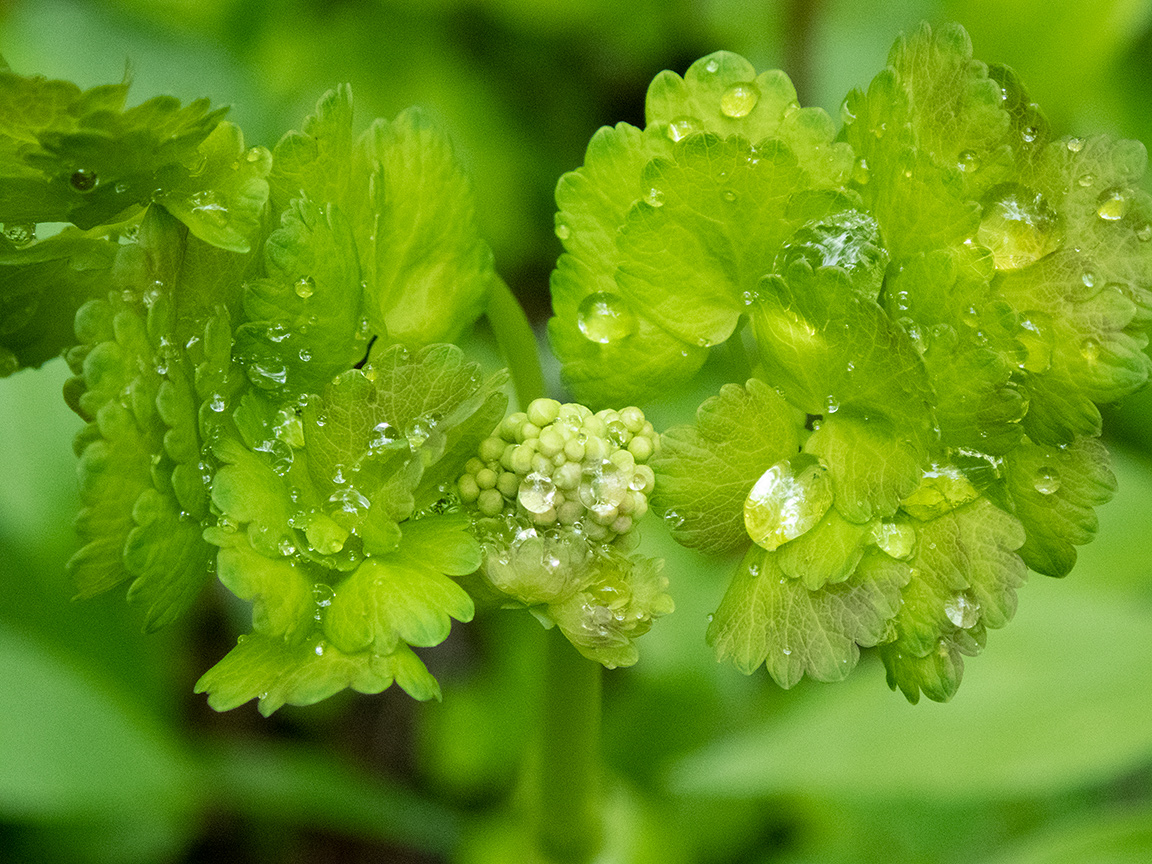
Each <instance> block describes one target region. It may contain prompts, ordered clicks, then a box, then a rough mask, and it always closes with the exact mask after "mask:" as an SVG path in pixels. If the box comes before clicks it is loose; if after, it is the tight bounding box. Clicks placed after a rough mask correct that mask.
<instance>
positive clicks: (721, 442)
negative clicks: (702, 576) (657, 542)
mask: <svg viewBox="0 0 1152 864" xmlns="http://www.w3.org/2000/svg"><path fill="white" fill-rule="evenodd" d="M796 427H797V423H796V418H795V416H794V415H793V413H792V411H791V410H790V409H789V407H788V405H787V404H786V403H785V402H784V400H783V399H781V398H780V396H779V395H778V394H776V393H775V392H773V391H772V390H771V389H769V387H768V386H767V385H766V384H764V383H763V382H762V381H760V380H759V379H757V378H752V379H749V381H748V382H747V384H746V385H745V386H744V387H740V386H738V385H736V384H727V385H725V386H724V387H723V388H721V390H720V393H719V394H718V395H716V396H713V397H712V398H710V399H708V400H706V401H705V402H704V404H703V405H701V406H700V408H699V409H698V410H697V412H696V425H695V426H676V427H674V428H672V429H669V430H668V431H667V432H665V433H664V434H663V435H662V436H661V438H660V443H661V450H660V453H659V454H658V455H657V456H656V457H654V458H653V460H652V463H651V464H652V468H653V470H654V471H655V472H656V476H657V480H656V489H655V492H654V493H653V496H652V506H653V507H654V508H655V509H656V510H657V512H662V513H663V514H664V519H665V522H666V524H667V525H668V526H669V528H670V529H671V531H672V536H673V537H675V538H676V540H677V541H678V542H680V543H682V544H684V545H685V546H690V547H692V548H697V549H701V550H703V551H709V552H724V551H729V550H733V549H737V548H739V547H740V546H742V545H743V544H746V543H748V542H749V538H748V532H747V530H746V529H745V527H744V501H745V499H746V498H747V497H748V493H749V491H750V490H751V489H752V487H753V485H754V484H755V483H756V481H757V479H759V477H760V475H761V474H763V473H764V472H765V471H767V470H768V469H769V468H770V467H772V466H773V465H774V464H776V463H777V462H779V461H780V460H781V459H785V458H788V457H789V456H792V455H794V454H795V453H796V451H797V449H798V439H797V433H796Z"/></svg>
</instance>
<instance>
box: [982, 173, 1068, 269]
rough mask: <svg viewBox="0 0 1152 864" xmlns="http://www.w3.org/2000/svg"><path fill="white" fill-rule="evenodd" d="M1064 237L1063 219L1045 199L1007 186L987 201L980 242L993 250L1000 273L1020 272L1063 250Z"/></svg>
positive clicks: (1019, 187)
mask: <svg viewBox="0 0 1152 864" xmlns="http://www.w3.org/2000/svg"><path fill="white" fill-rule="evenodd" d="M1063 234H1064V232H1063V226H1062V223H1061V220H1060V217H1059V216H1058V215H1057V214H1056V213H1054V212H1053V211H1052V209H1051V208H1050V207H1049V206H1048V202H1047V201H1045V199H1044V196H1043V195H1041V194H1040V193H1038V192H1035V191H1034V190H1031V189H1028V188H1027V187H1025V186H1020V185H1017V184H1015V183H1006V184H1002V185H1000V186H996V187H994V188H993V189H992V190H991V191H990V192H989V194H988V197H987V198H986V199H985V203H984V215H983V219H982V220H981V222H980V228H979V229H978V230H977V232H976V241H977V242H978V243H980V245H982V246H986V247H987V248H988V249H989V250H991V252H992V260H993V263H994V265H995V267H996V269H997V270H1018V269H1020V268H1022V267H1027V266H1028V265H1029V264H1032V263H1033V262H1034V261H1037V260H1039V259H1040V258H1043V257H1044V256H1045V255H1047V254H1049V253H1050V252H1053V251H1055V250H1056V249H1057V248H1059V246H1060V244H1061V243H1062V242H1063V240H1064V236H1063Z"/></svg>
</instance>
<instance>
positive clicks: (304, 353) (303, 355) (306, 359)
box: [296, 348, 312, 363]
mask: <svg viewBox="0 0 1152 864" xmlns="http://www.w3.org/2000/svg"><path fill="white" fill-rule="evenodd" d="M296 356H297V357H299V358H300V362H301V363H311V362H312V352H311V351H309V350H308V349H307V348H301V349H300V350H299V351H298V352H297V353H296Z"/></svg>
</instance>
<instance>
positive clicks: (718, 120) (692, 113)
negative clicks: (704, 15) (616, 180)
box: [644, 51, 851, 186]
mask: <svg viewBox="0 0 1152 864" xmlns="http://www.w3.org/2000/svg"><path fill="white" fill-rule="evenodd" d="M644 110H645V115H646V118H647V123H648V128H649V129H655V130H656V131H657V132H659V133H662V134H664V135H666V136H667V137H668V138H669V139H670V140H672V141H680V140H682V139H684V138H686V137H688V136H690V135H693V134H694V133H697V132H706V133H711V134H713V135H717V136H719V137H721V138H728V137H730V136H732V135H739V136H741V137H743V138H745V139H747V140H749V141H752V142H760V141H763V140H764V139H768V138H776V139H780V140H783V141H786V142H787V143H788V145H789V147H790V148H792V149H793V150H794V151H795V152H796V153H797V155H798V156H799V158H800V161H801V164H802V166H803V168H804V170H805V171H806V172H808V173H809V174H810V175H811V176H813V177H814V178H819V180H818V182H820V183H821V184H827V185H829V186H840V185H842V184H843V183H844V181H845V180H846V179H847V175H848V172H849V169H850V168H851V152H850V150H849V149H848V148H847V147H845V146H844V145H843V144H833V143H832V136H833V128H832V121H831V120H830V119H829V117H828V115H827V114H826V113H825V112H824V111H823V110H822V109H820V108H801V107H800V106H799V104H798V103H797V101H796V89H795V88H794V87H793V86H792V82H791V81H790V80H789V79H788V76H787V75H785V74H784V73H783V72H781V71H780V70H779V69H772V70H770V71H768V72H762V73H761V74H759V75H757V74H756V70H755V69H754V68H753V66H752V64H751V63H749V62H748V61H747V60H745V59H744V58H743V57H741V56H739V55H737V54H733V53H731V52H729V51H717V52H715V53H713V54H709V55H708V56H706V57H701V58H700V59H699V60H697V61H696V62H694V63H693V64H692V65H691V66H690V67H689V68H688V71H687V72H686V73H685V74H684V77H683V78H680V76H678V75H677V74H676V73H675V72H670V71H667V70H666V71H664V72H661V73H660V74H659V75H657V76H656V77H655V78H654V79H653V80H652V83H651V85H649V87H648V94H647V98H646V101H645V109H644Z"/></svg>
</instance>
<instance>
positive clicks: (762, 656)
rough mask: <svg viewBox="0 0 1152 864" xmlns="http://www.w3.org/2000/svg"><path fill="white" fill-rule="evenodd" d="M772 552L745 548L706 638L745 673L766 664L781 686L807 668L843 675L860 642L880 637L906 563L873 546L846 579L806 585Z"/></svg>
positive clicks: (826, 677) (826, 676)
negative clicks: (784, 569) (819, 585)
mask: <svg viewBox="0 0 1152 864" xmlns="http://www.w3.org/2000/svg"><path fill="white" fill-rule="evenodd" d="M778 554H779V553H774V552H768V551H767V550H765V549H761V548H760V547H759V546H753V547H752V548H751V549H749V551H748V552H747V554H745V556H744V560H743V561H742V562H741V564H740V566H739V567H738V568H737V571H736V575H735V576H734V577H733V579H732V583H731V584H730V585H729V586H728V591H727V592H726V593H725V595H724V599H723V601H722V602H721V603H720V608H719V609H717V610H716V613H715V615H714V616H713V618H712V622H711V623H710V624H709V625H708V643H709V644H710V645H712V647H713V648H715V649H716V655H717V658H718V659H720V660H725V659H731V660H732V662H733V663H734V664H735V665H736V668H737V669H739V670H740V671H741V672H743V673H744V674H746V675H750V674H752V673H753V672H754V671H756V669H757V668H758V667H759V666H760V664H761V663H764V664H765V665H766V666H767V668H768V672H769V673H770V674H771V675H772V677H773V678H774V679H775V680H776V682H777V683H778V684H779V685H780V686H781V687H785V688H789V687H792V686H794V685H795V684H796V683H797V682H799V681H800V679H801V678H802V677H803V676H804V674H805V673H807V674H808V675H809V676H810V677H812V678H815V679H816V680H817V681H840V680H843V679H844V678H845V677H846V676H847V675H848V673H849V672H851V671H852V669H853V667H854V666H855V665H856V661H857V659H858V658H859V656H860V646H871V645H876V644H877V643H879V642H880V641H882V640H883V639H884V637H885V634H886V632H887V622H888V619H890V618H891V617H892V616H893V615H894V614H895V613H896V611H897V609H898V607H899V598H900V586H901V585H903V584H904V583H905V582H907V581H908V577H909V571H908V567H907V566H906V565H904V564H903V563H902V562H899V561H895V560H893V559H891V558H888V556H886V555H883V554H882V553H875V552H873V553H869V554H868V556H867V557H866V558H865V559H864V560H863V561H862V562H861V564H860V566H859V567H858V568H857V570H856V573H855V574H854V575H853V576H852V577H851V578H849V579H848V580H847V581H845V582H839V583H836V584H834V585H826V586H824V587H823V588H821V589H820V590H818V591H812V590H809V589H808V588H807V587H806V586H805V585H804V583H803V582H802V581H800V580H799V579H790V578H788V577H786V576H785V575H784V573H783V572H782V571H781V570H780V567H779V563H778Z"/></svg>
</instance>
